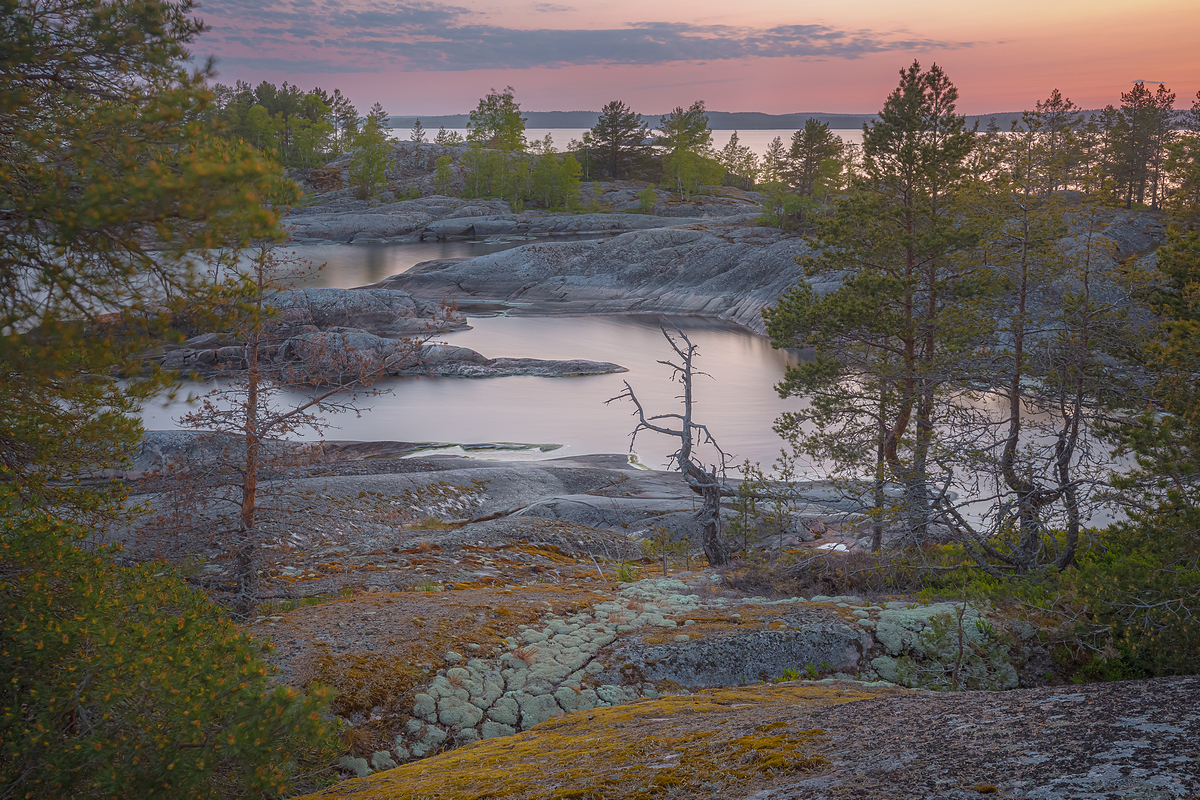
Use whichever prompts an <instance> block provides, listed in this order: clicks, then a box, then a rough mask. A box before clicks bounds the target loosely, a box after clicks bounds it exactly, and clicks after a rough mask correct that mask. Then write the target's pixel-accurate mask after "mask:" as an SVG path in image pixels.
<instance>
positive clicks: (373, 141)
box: [350, 103, 392, 200]
mask: <svg viewBox="0 0 1200 800" xmlns="http://www.w3.org/2000/svg"><path fill="white" fill-rule="evenodd" d="M386 124H387V112H386V111H384V110H383V106H381V105H380V104H379V103H376V104H375V105H373V106H372V107H371V111H370V113H369V114H367V119H366V122H365V123H364V125H363V129H362V131H361V132H360V133H359V134H358V136H356V137H355V139H354V148H355V150H354V157H353V158H352V159H351V161H350V182H351V183H352V184H353V185H355V186H357V187H358V188H359V194H360V197H361V199H363V200H367V199H369V198H373V197H375V195H377V194H379V192H381V191H383V187H384V184H385V183H386V182H387V168H388V166H389V162H390V161H391V154H392V144H391V141H390V140H389V139H388V136H387V134H386V133H385V132H384V131H385V130H386V129H387V128H386Z"/></svg>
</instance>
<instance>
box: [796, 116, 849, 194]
mask: <svg viewBox="0 0 1200 800" xmlns="http://www.w3.org/2000/svg"><path fill="white" fill-rule="evenodd" d="M844 150H845V147H844V145H843V144H842V140H841V139H840V138H838V136H837V134H835V133H834V132H833V131H831V130H829V126H828V125H827V124H825V123H824V122H818V121H817V120H815V119H810V120H807V121H806V122H805V123H804V127H803V128H801V129H800V130H798V131H796V132H795V133H793V134H792V143H791V148H790V149H789V150H788V153H787V165H786V168H785V171H784V176H785V179H786V180H787V182H788V185H789V186H791V187H792V190H793V191H794V192H795V193H796V194H798V195H799V196H801V197H812V196H813V193H814V191H815V190H816V189H817V188H818V183H819V181H820V177H821V165H822V164H824V163H825V162H826V161H828V160H830V159H834V160H837V159H840V158H841V157H842V154H843V152H844Z"/></svg>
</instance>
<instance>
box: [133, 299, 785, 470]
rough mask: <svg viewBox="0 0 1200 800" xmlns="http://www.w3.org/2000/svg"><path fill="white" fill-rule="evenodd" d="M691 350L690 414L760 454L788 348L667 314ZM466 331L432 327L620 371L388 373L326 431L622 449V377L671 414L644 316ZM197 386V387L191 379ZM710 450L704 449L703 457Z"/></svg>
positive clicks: (646, 453)
mask: <svg viewBox="0 0 1200 800" xmlns="http://www.w3.org/2000/svg"><path fill="white" fill-rule="evenodd" d="M672 321H674V322H677V323H678V324H679V325H680V326H681V327H682V328H684V330H686V331H687V332H688V335H689V336H691V337H692V339H693V341H694V342H696V344H697V345H698V346H699V348H700V357H699V359H698V360H697V365H698V366H699V368H701V369H702V370H704V371H706V372H708V373H710V375H711V376H712V377H711V378H709V377H703V376H701V377H698V378H697V379H696V382H695V395H696V405H695V409H696V419H697V421H699V422H702V423H707V424H709V425H710V426H711V429H712V432H713V435H714V436H716V438H717V440H718V442H719V443H720V444H721V446H722V447H723V448H724V449H725V450H726V452H728V453H729V454H730V455H731V456H733V457H734V458H735V459H736V460H737V461H738V462H739V463H740V461H741V459H743V458H750V459H751V460H759V461H762V462H763V463H764V465H766V464H769V463H770V462H771V461H773V460H774V458H775V457H776V456H777V455H778V450H779V439H778V437H776V435H775V434H774V432H773V431H772V430H771V424H772V422H773V421H774V419H775V417H777V416H778V415H779V414H780V413H781V412H782V411H784V410H788V409H796V408H798V407H799V406H798V404H797V403H796V401H787V402H784V401H781V400H780V399H779V398H778V396H777V395H776V394H775V391H774V389H773V386H774V384H775V382H776V381H778V380H779V379H780V378H781V377H782V376H783V368H784V365H785V364H786V363H787V362H788V360H789V358H790V356H789V355H787V354H785V353H782V352H779V351H776V350H773V349H772V348H771V346H770V343H769V342H768V341H767V340H765V339H762V338H761V337H757V336H753V335H751V334H748V333H746V332H745V331H744V330H743V329H741V328H738V327H736V326H733V325H724V324H721V323H712V322H709V321H706V320H699V319H692V318H673V320H672ZM471 324H472V325H473V326H474V327H473V329H472V330H469V331H462V332H459V333H453V334H449V335H447V336H445V337H444V339H445V341H447V342H449V343H450V344H454V345H459V346H462V347H469V348H471V349H473V350H477V351H479V352H481V353H483V354H484V355H486V356H488V357H498V356H506V357H513V358H520V357H528V358H545V359H569V358H581V359H587V360H591V361H611V362H615V363H618V364H620V365H622V366H624V367H626V368H628V369H629V372H627V373H621V374H613V375H597V376H588V377H581V378H532V377H511V378H489V379H477V380H471V379H462V378H406V379H401V380H394V381H390V382H388V384H387V387H386V388H387V389H389V393H387V394H382V395H379V396H377V397H374V398H369V399H368V400H366V402H365V403H364V406H369V407H370V410H369V411H367V412H364V413H363V414H362V416H361V417H358V418H356V417H354V416H352V415H342V416H339V417H335V418H333V420H332V421H333V422H334V424H335V425H337V426H338V427H337V429H334V430H330V431H328V432H327V433H326V437H327V438H331V439H355V440H394V441H419V442H427V441H434V442H455V443H477V442H528V443H539V444H540V443H557V444H562V445H563V447H562V448H561V449H559V450H556V451H552V452H548V453H545V454H544V455H543V456H542V457H543V458H556V457H560V456H568V455H581V454H586V453H623V452H626V451H627V450H628V449H629V434H630V431H632V430H633V426H634V418H633V417H632V416H631V414H632V412H633V406H632V404H630V403H628V402H619V403H613V404H611V405H605V403H604V401H605V400H607V399H609V398H610V397H615V396H616V395H618V394H620V393H621V391H622V390H623V389H624V384H623V381H625V380H628V381H629V382H630V384H631V385H632V386H633V387H634V390H635V391H636V392H637V394H638V397H639V398H640V399H641V400H642V403H643V405H644V406H645V407H646V409H647V413H673V412H675V411H677V410H678V409H679V402H678V401H677V400H676V399H675V397H676V395H677V394H679V386H678V384H674V383H671V382H670V380H669V379H670V370H669V369H668V368H667V367H664V366H662V365H660V364H658V363H657V361H658V360H659V359H663V360H666V359H667V358H668V356H669V355H673V354H672V353H671V352H670V350H669V349H668V347H667V344H666V342H665V340H664V339H663V336H662V333H661V332H660V330H659V327H658V324H659V321H658V318H655V317H476V318H472V319H471ZM196 388H199V387H196ZM181 413H183V406H182V405H181V404H178V403H177V404H174V405H173V406H171V407H170V408H168V409H163V408H161V407H159V406H155V407H151V408H147V410H146V414H145V416H146V424H147V427H151V428H163V427H174V426H173V425H172V423H171V418H172V417H177V416H179V415H180V414H181ZM674 449H675V448H674V447H673V446H672V445H671V442H670V440H669V439H667V438H666V437H662V436H657V435H654V434H648V433H643V434H641V435H640V436H639V437H638V440H637V447H636V450H637V452H638V455H639V457H640V458H641V459H642V461H644V462H645V463H646V464H647V465H649V466H654V467H660V466H662V465H663V464H664V463H665V461H666V459H667V457H668V455H669V454H670V452H672V451H673V450H674ZM710 458H711V456H710Z"/></svg>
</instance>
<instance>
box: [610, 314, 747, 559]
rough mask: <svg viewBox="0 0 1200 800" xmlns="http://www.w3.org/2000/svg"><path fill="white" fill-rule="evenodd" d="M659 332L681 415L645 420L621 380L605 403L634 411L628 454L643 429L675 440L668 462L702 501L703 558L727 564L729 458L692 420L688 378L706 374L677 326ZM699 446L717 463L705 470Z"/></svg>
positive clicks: (705, 429) (699, 514) (630, 390)
mask: <svg viewBox="0 0 1200 800" xmlns="http://www.w3.org/2000/svg"><path fill="white" fill-rule="evenodd" d="M662 333H663V337H664V338H666V340H667V343H668V344H670V345H671V349H672V350H674V351H675V354H676V355H677V356H678V357H679V363H676V362H674V361H659V362H658V363H659V364H662V365H663V366H666V367H670V368H671V370H672V375H671V380H673V381H676V382H678V383H679V384H681V385H682V386H683V394H682V395H680V397H679V399H680V400H682V401H683V413H682V414H657V415H655V416H652V417H647V416H646V411H645V409H644V408H643V407H642V403H641V401H640V400H638V398H637V395H636V394H634V391H633V387H632V386H630V385H629V381H625V391H623V392H621V393H620V394H619V395H617V396H616V397H612V398H609V399H608V400H607V401H605V402H606V403H611V402H613V401H614V400H629V401H631V402H632V403H633V405H634V406H635V408H636V409H637V411H636V414H637V418H638V424H637V426H636V427H635V428H634V429H633V433H632V434H631V435H630V443H629V449H630V451H632V450H633V445H634V443H635V442H636V441H637V435H638V434H639V433H641V432H642V431H644V430H645V431H653V432H655V433H661V434H663V435H664V436H673V437H675V438H676V439H678V440H679V449H678V450H676V451H675V452H674V453H673V454H672V455H671V461H672V462H673V463H674V464H675V465H676V466H678V468H679V470H680V472H682V473H683V477H684V480H685V481H687V484H688V486H689V487H691V490H692V491H693V492H695V493H696V494H698V495H700V496H701V497H702V498H703V499H704V503H703V505H702V506H701V507H700V510H699V511H697V512H696V519H698V520H700V522H701V523H702V524H703V526H704V555H705V556H706V557H707V558H708V563H709V564H712V565H713V566H720V565H722V564H727V563H729V559H730V556H731V552H730V547H729V543H728V542H726V541H725V539H724V538H723V537H722V536H721V496H722V494H729V495H732V494H733V492H732V490H730V489H729V488H728V487H726V486H725V483H724V477H725V468H726V466H727V465H728V461H729V457H728V456H727V455H726V454H725V451H723V450H722V449H721V448H720V446H718V445H717V442H716V440H715V439H714V438H713V436H712V434H711V433H710V432H709V430H708V427H707V426H706V425H701V424H699V423H697V422H695V421H694V420H693V419H692V379H693V378H694V377H695V376H696V375H706V374H707V373H704V372H699V371H697V370H696V369H695V367H694V365H693V362H694V361H695V358H696V356H697V351H696V345H694V344H692V340H691V339H689V338H688V336H687V334H686V333H684V332H683V331H682V330H681V329H680V328H679V327H678V326H675V333H674V335H672V334H671V333H670V332H669V331H667V329H666V328H663V329H662ZM659 420H676V421H678V423H679V428H678V429H677V430H676V429H674V428H670V427H667V426H666V425H661V424H655V423H656V422H657V421H659ZM701 445H711V446H712V447H713V448H714V449H715V450H716V451H717V456H718V459H719V462H718V463H717V464H714V465H711V466H709V467H708V468H707V469H706V468H705V467H704V466H703V464H702V462H700V461H699V460H697V458H696V456H695V453H694V448H695V447H697V446H701Z"/></svg>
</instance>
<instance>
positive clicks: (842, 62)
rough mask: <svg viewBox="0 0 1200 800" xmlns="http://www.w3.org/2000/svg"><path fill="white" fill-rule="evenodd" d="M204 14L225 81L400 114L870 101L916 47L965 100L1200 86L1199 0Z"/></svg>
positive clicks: (372, 1)
mask: <svg viewBox="0 0 1200 800" xmlns="http://www.w3.org/2000/svg"><path fill="white" fill-rule="evenodd" d="M199 15H200V16H201V17H202V18H203V19H204V20H205V21H206V22H207V23H208V25H209V26H210V27H211V30H210V31H209V32H208V33H206V34H205V35H204V36H202V37H201V38H200V40H199V41H198V43H197V44H196V46H195V47H194V53H195V55H196V56H200V57H203V56H208V55H213V56H215V57H216V58H217V69H218V71H219V73H220V75H219V78H218V80H220V81H221V82H223V83H229V84H232V83H233V82H234V81H235V80H238V79H241V80H246V81H249V82H251V83H258V82H259V81H262V80H269V81H272V82H274V83H279V82H281V81H284V80H287V81H288V82H290V83H295V84H298V85H299V86H300V87H301V88H302V89H310V88H312V87H314V86H321V87H324V88H325V89H328V90H332V89H333V88H334V87H338V88H340V89H341V90H342V91H343V93H345V94H347V95H348V96H349V97H350V98H351V100H353V101H354V102H355V103H356V104H357V105H358V106H359V107H360V108H362V109H365V108H366V107H368V106H370V104H371V103H373V102H376V101H378V102H380V103H382V104H383V106H384V108H385V109H386V110H387V111H388V112H389V113H391V114H402V115H403V114H426V115H429V114H455V113H466V112H467V111H469V110H470V109H471V108H473V107H474V106H475V104H476V102H477V101H478V99H479V98H480V97H481V96H482V95H483V94H485V93H486V92H487V91H488V89H489V88H491V87H496V88H503V87H504V86H507V85H512V86H513V87H514V89H515V90H516V98H517V101H518V102H519V103H520V104H521V107H522V108H523V109H525V110H527V111H553V110H559V111H569V110H598V109H599V108H600V106H602V105H603V104H604V103H606V102H607V101H609V100H614V99H620V100H624V101H625V102H627V103H629V104H630V105H631V106H632V107H633V108H634V110H636V111H639V112H641V113H646V114H656V113H661V112H664V111H667V110H669V109H671V108H673V107H674V106H677V105H685V106H686V105H688V104H689V103H691V102H692V101H693V100H698V99H702V100H704V101H706V103H707V105H708V108H709V109H710V110H715V111H764V112H768V113H774V114H780V113H790V112H799V111H823V112H843V113H869V112H873V111H876V110H878V109H879V107H880V105H881V104H882V102H883V100H884V98H885V97H886V96H887V93H888V92H889V91H890V90H891V89H892V88H893V87H894V86H895V84H896V81H897V71H898V70H899V69H900V68H901V67H902V66H906V65H907V64H909V63H911V62H912V60H913V59H914V58H915V59H917V60H919V61H920V62H921V63H922V64H923V65H925V66H928V65H929V64H930V63H932V62H937V63H938V64H940V65H941V66H942V67H943V68H944V69H945V70H946V72H947V74H948V75H949V76H950V78H951V79H952V80H953V81H954V82H955V83H956V84H957V85H958V87H959V92H960V102H959V111H960V112H965V113H968V114H986V113H991V112H1000V111H1019V110H1022V109H1026V108H1031V107H1032V106H1033V104H1034V103H1035V102H1036V101H1037V100H1039V99H1042V98H1044V97H1045V96H1046V95H1047V94H1049V92H1050V90H1051V89H1054V88H1056V87H1057V88H1059V89H1061V90H1062V92H1063V93H1064V94H1065V95H1067V96H1068V97H1070V98H1071V99H1072V100H1074V101H1075V102H1076V103H1078V104H1079V105H1080V106H1082V107H1084V108H1097V107H1101V106H1104V105H1106V104H1108V103H1114V104H1118V103H1119V99H1120V93H1121V92H1122V91H1126V90H1128V89H1129V88H1130V86H1131V85H1132V83H1133V81H1136V80H1144V81H1147V82H1154V83H1158V82H1160V81H1161V82H1164V83H1166V85H1167V87H1168V88H1170V89H1172V90H1174V91H1175V92H1176V93H1177V95H1178V97H1179V101H1178V103H1177V105H1178V106H1179V107H1187V106H1190V105H1191V102H1192V100H1194V99H1195V97H1196V91H1197V89H1200V47H1198V46H1197V35H1198V34H1200V2H1197V1H1196V0H1143V2H1141V3H1139V4H1136V6H1135V4H1133V3H1129V2H1119V3H1118V2H1115V0H1008V1H1007V2H1006V1H1005V0H994V1H993V2H991V3H987V4H984V3H978V2H976V3H970V2H962V0H925V1H924V2H914V1H913V0H856V2H853V3H837V4H834V3H829V2H826V3H813V2H805V1H804V0H749V2H740V3H739V2H728V0H721V1H720V2H719V1H718V0H689V2H686V3H685V2H680V1H679V0H658V1H657V2H645V0H641V1H637V0H605V2H595V0H589V1H588V2H578V1H577V0H560V2H530V1H529V0H483V1H482V2H478V3H472V4H471V5H470V6H469V7H468V6H467V5H465V4H462V3H438V2H418V3H399V2H391V0H346V1H345V2H339V1H338V0H202V3H201V6H200V10H199Z"/></svg>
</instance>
